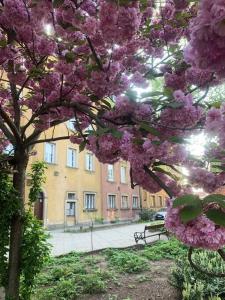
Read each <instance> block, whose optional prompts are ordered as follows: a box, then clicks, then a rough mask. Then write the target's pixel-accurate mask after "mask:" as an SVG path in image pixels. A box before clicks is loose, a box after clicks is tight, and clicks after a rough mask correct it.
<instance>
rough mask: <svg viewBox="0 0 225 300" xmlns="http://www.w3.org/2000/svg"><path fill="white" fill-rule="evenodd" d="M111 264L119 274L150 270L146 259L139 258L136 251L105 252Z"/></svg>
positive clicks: (110, 250) (109, 250)
mask: <svg viewBox="0 0 225 300" xmlns="http://www.w3.org/2000/svg"><path fill="white" fill-rule="evenodd" d="M105 254H106V257H107V259H108V261H109V264H110V265H111V266H113V267H115V268H117V270H118V271H119V272H126V273H140V272H142V271H143V270H146V269H148V264H147V261H146V259H144V258H142V257H140V256H138V255H137V254H135V253H134V251H132V250H129V251H126V250H112V249H108V250H106V251H105Z"/></svg>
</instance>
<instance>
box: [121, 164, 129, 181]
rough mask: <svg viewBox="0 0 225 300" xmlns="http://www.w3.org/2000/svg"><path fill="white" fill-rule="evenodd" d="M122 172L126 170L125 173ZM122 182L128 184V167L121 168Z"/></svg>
mask: <svg viewBox="0 0 225 300" xmlns="http://www.w3.org/2000/svg"><path fill="white" fill-rule="evenodd" d="M122 170H124V171H122ZM123 172H124V173H123ZM120 182H121V183H127V167H126V166H120Z"/></svg>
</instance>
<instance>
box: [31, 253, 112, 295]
mask: <svg viewBox="0 0 225 300" xmlns="http://www.w3.org/2000/svg"><path fill="white" fill-rule="evenodd" d="M99 259H100V258H99V257H96V259H95V257H93V258H92V257H89V256H87V257H85V256H84V257H83V256H82V255H80V254H77V253H71V254H69V255H65V256H62V257H59V258H54V259H52V260H51V261H50V262H49V263H48V265H47V267H46V269H44V270H43V272H42V273H41V274H40V275H39V276H38V278H37V281H36V285H37V289H36V292H35V295H34V297H35V299H41V300H46V299H49V300H50V299H57V300H64V299H66V300H67V299H77V298H79V296H80V295H82V294H99V293H103V292H104V291H105V289H106V283H107V282H108V280H113V279H114V274H113V272H109V271H103V270H101V269H99V268H97V267H95V265H94V263H96V262H97V261H99ZM91 261H92V262H93V263H90V262H91Z"/></svg>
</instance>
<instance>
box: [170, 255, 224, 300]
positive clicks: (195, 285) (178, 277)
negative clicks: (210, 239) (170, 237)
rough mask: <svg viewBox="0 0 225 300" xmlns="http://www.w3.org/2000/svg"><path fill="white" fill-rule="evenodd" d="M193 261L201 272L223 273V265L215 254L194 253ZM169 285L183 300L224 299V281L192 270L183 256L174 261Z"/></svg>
mask: <svg viewBox="0 0 225 300" xmlns="http://www.w3.org/2000/svg"><path fill="white" fill-rule="evenodd" d="M193 260H194V261H195V263H196V264H197V265H199V266H201V268H202V269H203V270H207V271H209V272H214V273H221V272H223V273H225V263H224V261H223V260H222V259H221V258H220V256H219V255H218V254H217V253H216V252H212V251H196V252H195V253H194V254H193ZM171 283H172V284H173V285H174V286H176V287H177V288H179V289H180V290H181V291H182V295H183V299H184V300H205V299H207V300H208V299H211V300H212V299H220V298H221V299H223V300H224V299H225V279H224V278H219V277H212V276H208V275H206V274H205V273H201V272H198V271H196V270H194V269H193V268H192V267H191V266H190V263H189V261H188V259H187V256H185V255H182V256H181V257H180V258H179V259H178V260H177V261H176V266H175V268H174V269H173V270H172V277H171ZM218 297H220V298H218Z"/></svg>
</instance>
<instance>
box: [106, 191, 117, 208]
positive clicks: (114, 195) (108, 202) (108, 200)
mask: <svg viewBox="0 0 225 300" xmlns="http://www.w3.org/2000/svg"><path fill="white" fill-rule="evenodd" d="M111 196H113V197H114V200H115V202H114V204H115V205H114V207H111V205H110V204H111V203H110V197H111ZM116 197H117V195H116V194H107V207H108V209H116V208H117V205H116Z"/></svg>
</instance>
